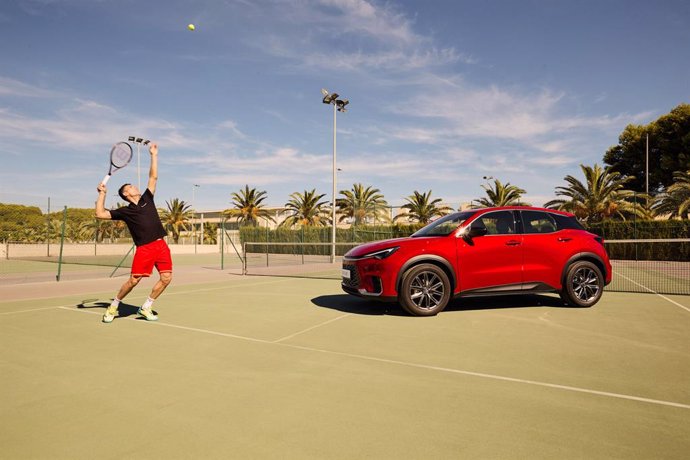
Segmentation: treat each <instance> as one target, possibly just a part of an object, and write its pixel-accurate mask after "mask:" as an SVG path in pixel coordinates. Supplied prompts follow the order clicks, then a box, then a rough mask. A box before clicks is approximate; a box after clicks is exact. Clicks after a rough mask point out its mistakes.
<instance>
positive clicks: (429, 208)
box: [393, 190, 453, 224]
mask: <svg viewBox="0 0 690 460" xmlns="http://www.w3.org/2000/svg"><path fill="white" fill-rule="evenodd" d="M405 201H407V204H404V205H403V206H402V208H403V209H406V210H407V212H406V213H403V214H399V215H397V216H395V219H393V220H398V219H408V220H411V221H414V222H419V223H420V224H428V223H429V222H431V220H432V219H433V218H434V217H438V216H444V215H446V214H448V213H449V212H451V211H452V210H453V209H452V208H451V207H449V206H439V204H440V203H441V201H442V200H441V198H436V199H435V200H433V201H431V190H429V191H428V192H426V193H419V192H418V191H417V190H415V191H414V194H413V195H410V196H408V197H407V198H405Z"/></svg>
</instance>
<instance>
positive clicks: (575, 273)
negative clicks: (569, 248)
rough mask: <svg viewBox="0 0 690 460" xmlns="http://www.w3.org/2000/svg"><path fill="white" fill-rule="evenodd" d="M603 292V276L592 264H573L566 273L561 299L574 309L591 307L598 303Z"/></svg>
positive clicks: (580, 262)
mask: <svg viewBox="0 0 690 460" xmlns="http://www.w3.org/2000/svg"><path fill="white" fill-rule="evenodd" d="M603 292H604V276H603V275H602V274H601V270H600V269H599V267H597V266H596V265H594V264H593V263H592V262H588V261H586V260H581V261H579V262H575V263H573V264H572V265H570V267H568V271H567V272H566V275H565V279H564V280H563V289H562V290H561V292H560V295H561V299H563V301H564V302H565V303H567V304H568V305H572V306H575V307H591V306H592V305H594V304H595V303H597V302H598V301H599V299H600V298H601V295H602V294H603Z"/></svg>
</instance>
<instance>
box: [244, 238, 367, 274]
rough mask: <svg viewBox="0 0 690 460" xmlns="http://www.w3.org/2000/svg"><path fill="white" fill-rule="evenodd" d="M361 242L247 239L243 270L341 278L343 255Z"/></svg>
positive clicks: (249, 272) (247, 272) (259, 272)
mask: <svg viewBox="0 0 690 460" xmlns="http://www.w3.org/2000/svg"><path fill="white" fill-rule="evenodd" d="M359 244H361V243H335V258H333V257H332V254H333V246H334V245H333V243H277V242H274V243H271V242H268V243H267V242H246V243H244V244H243V245H242V248H243V252H244V273H245V274H247V275H267V276H292V277H299V278H325V279H340V276H341V265H342V258H343V257H342V256H343V255H344V254H345V253H346V252H347V251H349V250H350V249H352V248H353V247H355V246H357V245H359Z"/></svg>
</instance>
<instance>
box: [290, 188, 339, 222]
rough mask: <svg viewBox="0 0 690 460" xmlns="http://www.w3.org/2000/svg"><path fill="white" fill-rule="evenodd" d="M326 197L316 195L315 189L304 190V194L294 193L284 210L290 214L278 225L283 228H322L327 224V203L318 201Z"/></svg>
mask: <svg viewBox="0 0 690 460" xmlns="http://www.w3.org/2000/svg"><path fill="white" fill-rule="evenodd" d="M324 196H326V194H325V193H323V194H321V195H317V194H316V189H312V190H311V191H307V190H305V191H304V193H299V192H295V193H292V194H291V195H290V200H289V201H288V202H287V203H285V210H286V211H287V212H288V213H289V214H290V215H289V216H288V218H287V219H285V220H284V221H283V222H282V223H281V224H280V225H281V226H285V227H293V226H295V225H299V226H323V225H327V224H328V223H329V217H328V208H329V207H328V201H319V200H321V198H323V197H324Z"/></svg>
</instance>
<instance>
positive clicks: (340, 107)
mask: <svg viewBox="0 0 690 460" xmlns="http://www.w3.org/2000/svg"><path fill="white" fill-rule="evenodd" d="M321 94H322V95H323V100H322V102H323V103H324V104H332V105H333V201H332V203H331V204H332V206H333V208H332V212H333V214H332V219H333V221H332V231H331V243H332V244H331V263H334V262H335V226H336V222H335V194H336V184H337V177H336V174H337V168H336V114H337V113H338V112H345V111H346V110H345V106H346V105H347V104H349V103H350V101H348V100H347V99H338V97H339V95H338V93H329V92H328V91H327V90H325V89H321Z"/></svg>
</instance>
